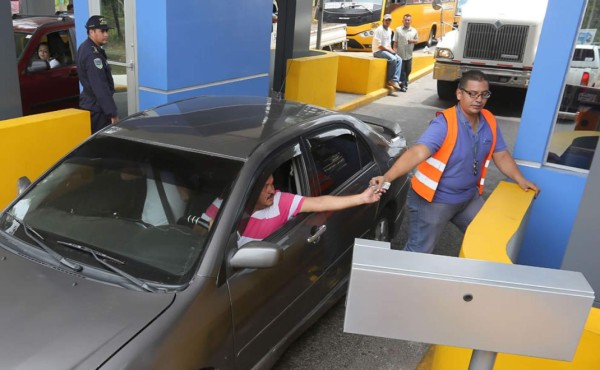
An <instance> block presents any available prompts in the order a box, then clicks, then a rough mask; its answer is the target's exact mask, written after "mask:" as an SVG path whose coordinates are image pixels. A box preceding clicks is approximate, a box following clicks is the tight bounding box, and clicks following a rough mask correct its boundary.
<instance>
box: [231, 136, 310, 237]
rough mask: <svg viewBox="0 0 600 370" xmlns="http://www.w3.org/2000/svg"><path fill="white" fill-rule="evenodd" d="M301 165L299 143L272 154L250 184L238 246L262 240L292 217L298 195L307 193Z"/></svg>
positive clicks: (303, 170)
mask: <svg viewBox="0 0 600 370" xmlns="http://www.w3.org/2000/svg"><path fill="white" fill-rule="evenodd" d="M304 168H305V165H304V162H303V160H302V155H301V152H300V145H298V144H295V145H293V146H291V147H289V148H287V149H285V150H284V151H283V152H282V153H279V154H276V155H275V156H274V158H273V159H272V160H271V161H270V162H269V163H268V164H267V165H266V167H265V168H264V170H263V171H262V175H261V176H259V177H258V179H257V181H256V183H255V184H254V186H253V187H252V191H251V193H250V196H249V197H248V201H247V203H246V205H245V206H244V212H243V214H242V217H241V219H240V222H239V224H238V227H237V233H238V247H241V246H243V245H244V244H246V243H248V242H250V241H252V240H263V239H265V238H268V237H269V236H270V235H271V234H274V233H275V232H276V231H278V230H279V229H281V228H282V227H284V225H286V224H287V223H288V221H291V220H293V219H294V218H295V217H296V215H297V214H298V213H299V210H300V206H301V203H300V199H301V195H307V193H308V186H307V184H306V181H305V180H306V176H303V175H302V173H303V172H305V169H304Z"/></svg>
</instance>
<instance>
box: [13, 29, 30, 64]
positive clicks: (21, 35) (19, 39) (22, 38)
mask: <svg viewBox="0 0 600 370" xmlns="http://www.w3.org/2000/svg"><path fill="white" fill-rule="evenodd" d="M14 35H15V48H16V49H15V50H16V54H17V60H19V59H20V58H21V55H22V54H23V51H24V50H25V48H26V47H27V43H28V42H29V40H31V34H30V33H26V32H15V33H14Z"/></svg>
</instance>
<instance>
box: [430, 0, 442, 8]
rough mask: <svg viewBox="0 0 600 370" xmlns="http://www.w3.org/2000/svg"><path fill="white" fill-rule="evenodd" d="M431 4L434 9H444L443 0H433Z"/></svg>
mask: <svg viewBox="0 0 600 370" xmlns="http://www.w3.org/2000/svg"><path fill="white" fill-rule="evenodd" d="M431 6H432V7H433V9H434V10H440V9H442V0H433V2H432V3H431Z"/></svg>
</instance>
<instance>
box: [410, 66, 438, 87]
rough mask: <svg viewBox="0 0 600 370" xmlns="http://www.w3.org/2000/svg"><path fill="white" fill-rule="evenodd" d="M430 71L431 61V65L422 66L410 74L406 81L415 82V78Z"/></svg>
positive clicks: (431, 69) (431, 67)
mask: <svg viewBox="0 0 600 370" xmlns="http://www.w3.org/2000/svg"><path fill="white" fill-rule="evenodd" d="M431 71H433V63H431V65H429V66H427V67H425V68H422V69H420V70H418V71H416V72H413V73H411V74H410V76H409V78H408V82H409V83H410V82H415V81H416V80H418V79H419V78H421V77H423V76H425V75H427V74H429V73H431Z"/></svg>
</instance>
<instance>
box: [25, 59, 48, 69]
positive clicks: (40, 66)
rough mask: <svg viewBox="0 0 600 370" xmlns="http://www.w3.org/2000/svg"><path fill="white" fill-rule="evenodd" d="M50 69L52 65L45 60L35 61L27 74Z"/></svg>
mask: <svg viewBox="0 0 600 370" xmlns="http://www.w3.org/2000/svg"><path fill="white" fill-rule="evenodd" d="M48 69H50V64H48V62H47V61H45V60H34V61H32V62H31V65H30V66H29V67H27V72H40V71H46V70H48Z"/></svg>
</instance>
